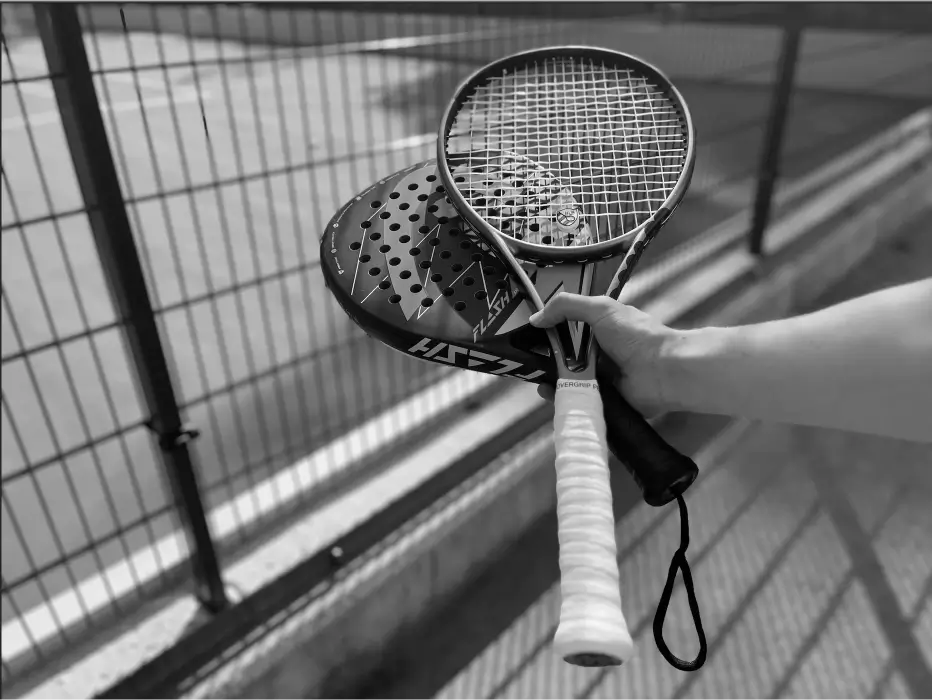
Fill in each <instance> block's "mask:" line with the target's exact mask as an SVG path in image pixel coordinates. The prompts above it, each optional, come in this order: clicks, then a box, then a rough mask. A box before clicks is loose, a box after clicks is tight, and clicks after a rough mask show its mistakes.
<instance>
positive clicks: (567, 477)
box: [437, 47, 695, 666]
mask: <svg viewBox="0 0 932 700" xmlns="http://www.w3.org/2000/svg"><path fill="white" fill-rule="evenodd" d="M694 162H695V145H694V129H693V124H692V120H691V118H690V115H689V110H688V109H687V107H686V104H685V102H684V100H683V99H682V97H681V96H680V94H679V92H678V91H677V90H676V88H675V87H674V86H673V85H672V84H671V83H670V81H669V80H668V79H667V78H666V76H664V75H663V74H662V73H661V72H660V71H658V70H657V69H656V68H654V67H653V66H650V65H648V64H647V63H644V62H643V61H641V60H639V59H637V58H634V57H632V56H629V55H626V54H622V53H618V52H615V51H609V50H604V49H597V48H590V47H556V48H546V49H539V50H534V51H528V52H523V53H519V54H515V55H513V56H509V57H507V58H504V59H502V60H499V61H496V62H494V63H492V64H490V65H488V66H486V67H485V68H482V69H481V70H479V71H477V72H476V73H474V74H473V75H472V76H470V77H469V78H468V79H467V80H466V81H465V82H464V83H463V84H462V85H461V86H460V88H459V89H458V90H457V93H456V95H455V96H454V97H453V99H452V101H451V103H450V105H449V106H448V108H447V110H446V112H445V113H444V115H443V119H442V123H441V127H440V134H439V139H438V143H437V164H438V172H439V176H440V180H441V183H442V185H443V186H444V187H445V190H446V194H447V196H448V197H449V200H450V202H451V203H452V205H453V206H454V207H455V208H456V209H457V211H458V212H459V213H460V215H461V216H462V217H463V219H464V220H465V221H466V222H467V223H468V225H469V228H470V229H472V230H473V231H474V232H475V233H476V234H477V235H478V236H479V238H481V239H482V240H483V241H484V242H485V243H486V244H487V245H488V246H489V247H490V248H491V250H493V251H494V252H495V254H496V256H497V258H498V259H499V260H500V261H501V262H502V263H503V265H504V267H505V270H506V272H507V276H508V278H509V280H513V281H514V282H515V284H516V285H517V287H518V288H519V289H520V290H521V292H522V293H523V294H522V295H523V297H524V299H525V300H526V301H527V302H528V303H529V304H530V305H531V306H532V307H533V308H534V309H535V310H540V309H542V308H543V306H544V301H543V300H542V299H541V297H540V295H539V293H538V291H537V289H536V287H535V285H534V283H533V282H532V280H531V279H530V277H529V275H528V273H527V271H526V270H525V268H524V267H523V266H522V263H521V261H525V262H533V263H537V264H541V265H545V266H546V265H560V266H574V267H575V268H577V269H578V270H579V273H580V276H581V278H582V279H583V284H582V288H581V293H583V294H589V293H590V292H591V278H592V274H591V272H592V264H593V262H594V261H597V260H601V259H608V258H618V260H619V264H618V267H617V271H616V273H615V275H614V278H613V280H612V281H611V283H610V284H609V286H608V288H607V290H606V291H605V294H607V295H608V296H609V297H612V298H615V299H617V297H618V294H619V292H620V291H621V289H622V287H623V285H624V284H625V282H626V281H627V280H628V278H629V276H630V275H631V272H632V270H633V268H634V265H635V264H636V263H637V261H638V258H639V257H640V255H641V253H642V252H643V251H644V248H645V247H646V245H647V244H648V243H649V242H650V241H651V239H652V238H653V237H654V236H655V235H656V233H657V232H658V231H659V229H660V228H661V227H662V226H663V224H664V223H665V222H666V220H667V219H668V218H669V216H670V215H671V214H672V212H673V210H674V209H675V207H676V206H677V204H678V203H679V202H680V200H681V199H682V198H683V196H684V194H685V192H686V189H687V187H688V185H689V181H690V177H691V175H692V171H693V165H694ZM547 335H548V339H549V345H550V348H549V349H550V352H551V353H552V356H553V358H554V360H555V363H556V369H557V375H558V379H557V382H556V396H555V402H554V443H555V448H556V470H557V520H558V528H559V540H560V569H561V593H562V608H561V612H560V623H559V626H558V628H557V631H556V635H555V638H554V646H555V648H556V650H557V652H558V653H559V654H561V655H562V656H563V658H564V659H565V660H566V661H568V662H569V663H572V664H576V665H581V666H609V665H618V664H621V663H623V662H624V661H625V660H626V659H628V658H630V656H631V655H632V653H633V642H632V640H631V636H630V634H629V632H628V627H627V624H626V622H625V618H624V614H623V613H622V605H621V595H620V588H619V580H618V565H617V561H616V556H617V554H616V545H615V533H614V517H613V514H612V494H611V489H610V486H609V471H608V449H607V438H606V424H605V420H604V418H603V406H602V399H601V397H600V391H599V385H598V381H597V378H596V367H597V348H596V344H595V342H594V340H593V338H592V335H591V333H590V332H589V331H588V329H586V332H585V337H584V339H583V342H582V343H581V344H580V345H579V347H578V349H577V348H576V347H573V346H572V345H570V344H568V343H567V342H566V337H567V334H566V333H561V332H560V331H558V330H556V329H550V330H548V332H547ZM629 415H633V416H634V417H635V418H634V419H633V420H631V421H629V424H628V426H627V430H628V438H629V439H630V441H631V442H632V444H633V446H634V447H635V449H636V450H637V451H638V453H639V459H641V460H643V461H646V462H649V463H650V464H652V465H654V466H655V468H656V469H657V470H658V471H661V472H662V471H665V470H669V469H670V467H669V466H668V465H669V464H671V463H672V464H675V463H680V462H682V460H684V459H685V458H684V457H683V456H682V455H680V454H679V453H678V452H676V451H675V450H673V449H672V448H670V447H668V446H667V445H666V443H664V441H663V440H662V439H660V438H659V437H658V436H657V435H656V433H655V432H654V431H653V429H652V428H651V427H650V425H649V424H648V423H647V422H646V421H645V420H644V419H643V417H640V416H638V414H637V412H636V411H634V410H633V409H630V408H629ZM681 504H682V501H681Z"/></svg>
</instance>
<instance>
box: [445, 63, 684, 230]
mask: <svg viewBox="0 0 932 700" xmlns="http://www.w3.org/2000/svg"><path fill="white" fill-rule="evenodd" d="M687 146H688V136H687V128H686V123H685V119H684V117H683V115H682V113H681V112H680V111H679V110H678V109H677V106H676V103H675V102H674V101H673V100H672V99H671V98H670V96H669V95H668V94H667V92H666V91H665V90H664V89H663V88H662V87H661V86H659V85H657V84H655V83H654V82H652V81H651V80H650V79H648V78H647V77H645V76H643V75H641V74H640V73H638V72H636V71H634V70H631V69H625V68H619V67H616V66H610V65H606V64H605V63H604V62H603V61H601V60H599V61H595V60H592V59H588V58H582V57H559V58H549V59H547V60H544V61H540V62H534V63H531V64H529V65H526V66H524V67H523V68H521V69H519V70H515V71H513V72H509V73H505V74H502V75H498V76H493V77H491V78H489V79H488V80H487V82H486V83H484V84H482V85H480V86H478V87H477V88H476V89H475V90H474V91H473V93H472V94H471V95H470V96H469V97H468V98H467V99H466V100H465V102H464V103H463V105H462V106H461V108H460V111H459V113H458V115H457V117H456V119H455V121H454V123H453V125H452V127H451V131H450V135H449V139H448V141H447V153H448V154H450V155H452V154H457V155H458V156H460V160H459V165H460V171H461V173H468V174H470V176H469V177H467V178H466V179H465V180H464V182H465V183H466V186H464V185H461V186H460V191H461V192H462V193H463V194H464V196H465V198H466V200H467V202H469V204H470V205H471V206H472V207H473V208H474V209H475V210H476V211H477V213H478V214H479V215H480V216H482V217H483V218H485V219H487V220H489V221H492V222H493V223H496V224H497V223H498V222H501V223H505V224H507V226H506V227H504V228H503V227H502V226H498V228H499V229H500V230H502V232H503V233H505V234H508V235H515V236H516V237H519V238H523V239H525V240H529V241H531V242H535V243H539V244H545V245H548V244H549V245H580V244H589V243H598V242H602V241H604V240H609V239H612V238H616V237H619V236H624V235H627V234H629V233H631V232H633V231H634V230H636V229H637V228H638V227H640V226H641V225H643V224H644V223H645V222H646V221H648V220H649V219H650V217H651V216H652V215H653V214H654V213H656V211H657V210H658V209H659V208H660V206H662V204H663V202H664V201H666V199H667V198H668V197H669V195H670V194H671V192H672V191H673V189H674V187H675V186H676V184H677V182H678V181H679V179H680V176H681V174H682V173H683V170H684V165H685V162H686V153H687ZM522 159H523V160H524V161H525V171H526V172H525V173H522V172H520V169H519V168H517V167H516V164H517V163H519V162H520V161H521V160H522ZM535 169H536V170H537V171H539V172H537V173H536V175H537V176H536V177H524V178H522V174H524V175H527V173H533V172H534V170H535ZM545 174H546V175H545ZM503 185H504V186H503ZM566 207H576V208H578V209H579V210H580V212H581V214H582V217H583V219H584V220H585V221H586V222H587V224H588V230H587V231H585V232H576V233H577V235H575V236H572V235H571V236H566V235H560V233H559V232H556V231H554V230H553V227H552V226H551V227H548V226H547V225H546V223H547V222H549V221H553V220H555V219H556V217H557V216H558V214H559V212H560V210H561V209H564V208H566ZM562 233H564V234H565V230H563V232H562ZM579 233H583V235H582V236H580V235H578V234H579ZM535 234H537V235H535Z"/></svg>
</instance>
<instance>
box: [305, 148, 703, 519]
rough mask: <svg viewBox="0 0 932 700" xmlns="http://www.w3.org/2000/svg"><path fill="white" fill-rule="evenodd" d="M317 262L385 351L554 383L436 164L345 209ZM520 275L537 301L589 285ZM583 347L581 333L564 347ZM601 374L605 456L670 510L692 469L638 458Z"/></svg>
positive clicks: (555, 275) (609, 274)
mask: <svg viewBox="0 0 932 700" xmlns="http://www.w3.org/2000/svg"><path fill="white" fill-rule="evenodd" d="M320 260H321V269H322V271H323V274H324V280H325V282H326V284H327V287H328V289H329V290H330V292H331V293H332V294H333V295H334V297H335V298H336V299H337V301H338V302H339V303H340V306H341V307H342V309H343V310H344V311H345V312H346V314H347V315H348V316H349V317H350V318H351V319H353V321H355V322H356V324H357V325H359V326H360V327H361V328H362V329H363V330H364V331H365V332H366V333H367V334H368V335H369V336H370V337H373V338H375V339H377V340H379V341H381V342H382V343H384V344H386V345H388V346H389V347H392V348H394V349H396V350H398V351H400V352H403V353H405V354H407V355H410V356H412V357H415V358H418V359H421V360H425V361H427V362H433V363H437V364H443V365H446V366H449V367H459V368H462V369H470V370H473V371H476V372H484V373H487V374H492V375H497V376H503V377H511V378H514V379H520V380H522V381H526V382H531V383H535V384H540V383H547V384H551V385H552V384H555V383H556V381H557V372H556V365H555V363H554V360H553V358H552V357H551V356H550V353H549V345H548V338H547V334H546V332H545V331H543V330H541V329H539V328H535V327H534V326H531V325H530V324H529V323H528V318H529V317H530V310H529V307H528V305H527V304H526V303H525V302H524V294H523V293H522V292H521V290H520V287H518V286H517V285H516V284H515V279H514V276H513V275H509V273H508V268H507V267H506V266H505V264H504V263H503V262H502V261H501V260H500V259H499V258H498V256H496V255H495V253H494V252H493V251H492V250H491V249H490V247H489V246H488V245H487V244H486V243H484V242H483V241H482V240H481V239H479V238H478V237H477V236H476V234H475V233H473V232H472V231H471V230H470V229H469V228H468V227H467V226H466V224H465V222H464V221H463V219H462V218H461V217H460V216H459V213H458V212H457V211H456V210H455V209H453V207H452V205H451V204H450V202H449V199H448V197H447V196H446V193H445V188H444V187H443V185H442V184H441V183H440V179H439V175H438V171H437V164H436V161H434V160H430V161H427V162H424V163H419V164H417V165H414V166H411V167H409V168H405V169H404V170H401V171H399V172H397V173H394V174H393V175H390V176H389V177H386V178H383V179H382V180H380V181H379V182H376V183H374V184H373V185H371V186H370V187H368V188H366V189H365V190H364V191H362V192H360V193H359V194H358V195H356V196H355V197H354V198H353V199H351V200H350V201H349V202H347V203H346V204H345V205H343V207H341V208H340V210H339V211H338V212H337V213H336V214H335V215H334V216H333V218H332V219H331V220H330V222H329V224H328V225H327V228H326V230H325V232H324V235H323V236H322V238H321V242H320ZM612 264H613V261H612V260H606V261H603V262H600V263H595V264H594V265H593V266H592V270H591V271H592V275H591V285H590V292H592V293H603V292H604V291H606V289H607V287H608V284H609V283H610V282H611V281H612V280H613V279H614V272H615V268H614V267H612ZM524 268H525V271H526V272H527V273H528V276H529V278H530V279H531V281H532V282H533V283H534V286H535V288H536V290H537V293H538V294H539V295H540V297H541V298H542V299H544V300H546V299H549V298H550V297H552V296H553V295H554V294H556V293H557V292H560V291H567V292H573V293H577V294H578V293H580V292H581V291H582V290H583V285H584V283H585V282H587V279H586V276H585V275H583V274H582V272H583V269H582V268H581V267H579V266H572V265H556V266H538V265H536V264H534V263H524ZM581 341H582V337H581V334H580V333H578V332H577V333H574V334H573V335H572V336H570V337H569V338H568V339H567V342H569V343H574V342H575V343H580V342H581ZM598 370H599V380H600V381H599V389H600V393H601V395H602V403H603V408H604V417H605V422H606V427H607V437H608V443H609V448H610V449H611V451H612V452H613V453H614V454H615V456H616V457H617V458H618V459H619V460H620V461H621V462H622V464H624V465H625V467H626V468H627V469H628V471H629V473H630V474H631V475H632V477H633V478H634V481H635V482H636V483H637V484H638V486H639V487H640V489H641V494H642V496H643V498H644V500H645V502H647V503H648V504H650V505H652V506H662V505H666V504H667V503H669V502H670V501H671V500H673V499H674V498H675V497H676V496H677V495H679V494H681V493H683V492H684V491H685V490H686V489H687V488H688V487H689V485H690V484H691V483H692V482H693V481H694V480H695V478H696V476H697V475H698V469H697V468H696V466H695V464H694V463H693V462H692V461H691V460H688V459H685V458H684V459H682V460H670V461H667V462H664V463H663V464H662V465H661V466H662V467H663V468H662V469H658V468H657V465H656V464H652V463H650V462H648V461H645V460H643V459H639V457H641V452H640V451H639V450H638V449H637V447H638V445H637V444H636V443H634V442H632V440H631V437H630V436H631V435H632V432H634V433H635V434H636V431H632V430H631V429H630V425H631V424H632V422H634V421H638V420H640V417H639V416H638V415H637V414H636V413H635V412H634V411H633V409H631V408H630V407H629V406H628V404H627V403H625V402H624V401H623V400H622V398H621V395H620V394H619V393H618V391H617V390H616V388H615V380H616V378H617V368H616V367H615V366H614V365H613V363H611V361H609V360H608V359H607V358H605V360H604V361H602V362H600V363H599V367H598ZM652 437H653V438H655V439H657V440H659V439H660V438H659V437H657V436H656V434H653V435H652Z"/></svg>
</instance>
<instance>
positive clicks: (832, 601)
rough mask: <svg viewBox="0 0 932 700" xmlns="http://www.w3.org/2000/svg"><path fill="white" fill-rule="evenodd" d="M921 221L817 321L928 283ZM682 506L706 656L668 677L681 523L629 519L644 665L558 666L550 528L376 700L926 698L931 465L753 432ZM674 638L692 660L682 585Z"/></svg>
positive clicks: (918, 454) (480, 586)
mask: <svg viewBox="0 0 932 700" xmlns="http://www.w3.org/2000/svg"><path fill="white" fill-rule="evenodd" d="M929 213H932V212H928V213H926V214H925V215H923V216H920V217H917V218H916V220H915V221H914V222H913V223H912V225H910V226H907V227H906V228H905V229H904V230H903V232H902V235H900V236H898V237H897V239H896V240H895V241H893V242H892V243H891V244H889V245H886V246H885V247H884V248H883V249H882V250H880V251H878V252H877V253H876V254H873V255H872V256H871V258H870V260H869V261H868V262H867V263H866V264H865V265H863V266H861V267H860V268H858V269H857V270H856V271H855V272H854V273H853V274H852V275H851V276H850V277H849V278H848V279H846V281H845V282H844V283H843V284H841V285H839V286H837V287H836V288H834V289H832V290H831V291H830V292H828V293H827V294H826V295H825V296H824V297H823V298H822V299H821V300H820V301H819V303H818V304H816V305H815V306H816V307H817V308H818V307H821V306H825V305H829V304H832V303H836V302H838V301H841V300H844V299H847V298H851V297H854V296H857V295H860V294H864V293H868V292H870V291H872V290H875V289H878V288H882V287H885V286H889V285H892V284H897V283H902V282H906V281H911V280H915V279H921V278H923V277H926V276H928V274H929V270H930V269H932V236H929V227H928V215H929ZM701 468H702V474H701V476H700V480H699V481H698V482H697V483H696V484H695V485H694V486H693V487H692V488H691V489H690V491H689V493H688V498H687V500H688V504H689V509H690V523H691V535H692V536H691V544H690V548H689V561H690V563H691V568H692V573H693V577H694V579H695V588H696V591H697V594H698V598H699V604H700V606H701V610H702V617H703V621H704V627H705V632H706V637H707V640H708V649H709V656H708V661H707V662H706V664H705V666H704V667H703V668H702V669H701V670H700V671H698V672H696V673H693V674H688V673H681V672H679V671H676V670H674V669H672V668H671V667H669V666H668V665H667V664H666V662H665V661H664V660H663V658H662V657H661V655H660V654H659V652H658V651H657V649H656V647H655V645H654V640H653V635H652V630H651V624H652V620H653V616H654V611H655V607H656V604H657V600H658V597H659V595H660V591H661V588H662V586H663V582H664V580H665V578H666V572H667V567H668V565H669V561H670V556H671V555H672V553H673V550H674V548H675V547H676V545H677V542H678V529H679V522H678V517H677V515H676V509H675V508H673V507H667V508H663V509H659V510H658V509H653V508H650V507H648V506H646V505H644V504H642V503H633V502H631V503H629V504H628V507H627V508H626V512H625V514H624V515H623V516H622V518H621V519H620V521H619V524H618V529H617V534H618V546H619V561H620V567H621V579H622V581H623V582H627V583H626V586H625V588H624V591H623V592H624V599H623V602H624V606H625V609H626V614H627V617H628V622H629V625H630V627H631V629H632V634H633V635H634V637H635V641H636V643H637V645H638V650H639V651H638V654H637V656H636V657H635V658H634V659H633V660H631V661H630V662H628V663H627V664H625V665H624V666H623V667H621V668H619V669H610V670H597V669H580V668H577V667H571V666H569V665H567V664H565V663H563V662H562V661H561V660H560V659H559V658H558V657H556V655H555V654H554V653H553V651H552V648H551V645H550V642H551V639H552V636H553V632H554V629H555V625H556V621H557V614H558V611H559V591H558V588H557V586H556V585H555V581H556V577H557V573H558V572H557V564H556V562H557V553H556V536H555V522H554V520H553V518H546V519H545V521H544V522H542V523H541V524H540V526H539V527H537V528H536V529H535V530H533V531H531V532H529V533H528V535H527V536H525V537H524V538H522V540H521V541H519V542H518V543H517V544H516V545H515V546H514V547H513V548H512V549H511V550H509V551H508V552H507V553H506V554H505V555H503V557H502V559H501V560H500V561H499V562H498V563H497V564H496V565H494V566H493V567H492V568H491V569H490V570H489V571H487V572H486V573H484V574H483V575H482V576H481V578H480V579H479V580H478V581H477V582H476V583H475V584H474V585H472V586H471V587H469V588H468V589H467V590H466V591H465V592H464V593H463V595H462V596H461V597H460V598H459V599H457V600H455V601H454V602H453V603H451V605H450V606H449V607H448V608H447V609H445V610H444V611H442V612H441V613H439V614H438V616H437V618H436V619H435V620H434V621H432V623H431V624H429V625H427V626H426V627H425V629H424V630H423V631H422V633H421V634H420V636H419V637H418V643H417V645H416V647H417V649H416V650H413V651H411V652H410V653H406V654H404V655H403V656H400V657H399V658H397V659H396V660H395V663H394V664H393V665H392V666H391V667H390V668H386V669H385V672H384V674H383V675H381V676H379V677H378V678H374V679H373V680H372V683H371V685H370V687H369V690H368V693H367V694H366V695H365V696H366V697H382V698H385V697H436V698H519V697H521V698H567V697H575V698H620V697H642V698H654V697H657V698H663V697H676V698H692V697H696V698H721V697H735V698H741V697H774V698H778V697H779V698H783V697H799V698H813V697H816V698H818V697H824V698H870V697H883V698H904V697H911V698H928V697H930V696H932V541H930V539H929V533H930V532H932V505H930V504H932V448H930V446H929V445H920V444H914V443H907V442H902V441H896V440H888V439H882V438H876V437H866V436H860V435H855V434H850V433H844V432H841V431H829V430H814V429H804V428H796V427H790V426H781V425H755V426H751V427H750V429H749V430H748V431H747V432H746V433H745V435H744V436H743V437H741V438H740V439H738V440H737V442H736V443H735V444H734V445H733V446H732V447H731V448H730V449H727V450H725V451H724V452H723V453H722V454H721V456H720V457H719V458H717V459H714V460H712V461H711V462H710V463H707V464H702V465H701ZM664 636H665V639H666V640H667V641H668V643H669V644H670V645H671V648H672V651H673V652H674V653H675V654H677V655H679V656H681V657H684V658H692V657H693V656H694V655H695V652H696V650H697V648H698V647H697V643H696V641H695V634H694V632H693V631H692V629H691V625H690V621H689V614H688V609H687V607H686V598H685V595H684V593H683V589H682V585H681V584H678V585H677V588H676V590H675V592H674V596H673V602H672V603H671V607H670V611H669V613H668V615H667V622H666V625H665V633H664Z"/></svg>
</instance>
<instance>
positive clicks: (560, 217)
mask: <svg viewBox="0 0 932 700" xmlns="http://www.w3.org/2000/svg"><path fill="white" fill-rule="evenodd" d="M556 218H557V226H559V227H560V228H561V229H562V230H563V231H564V232H569V231H575V230H576V229H578V228H579V210H578V209H576V208H575V207H563V208H562V209H559V210H558V211H557V217H556Z"/></svg>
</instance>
